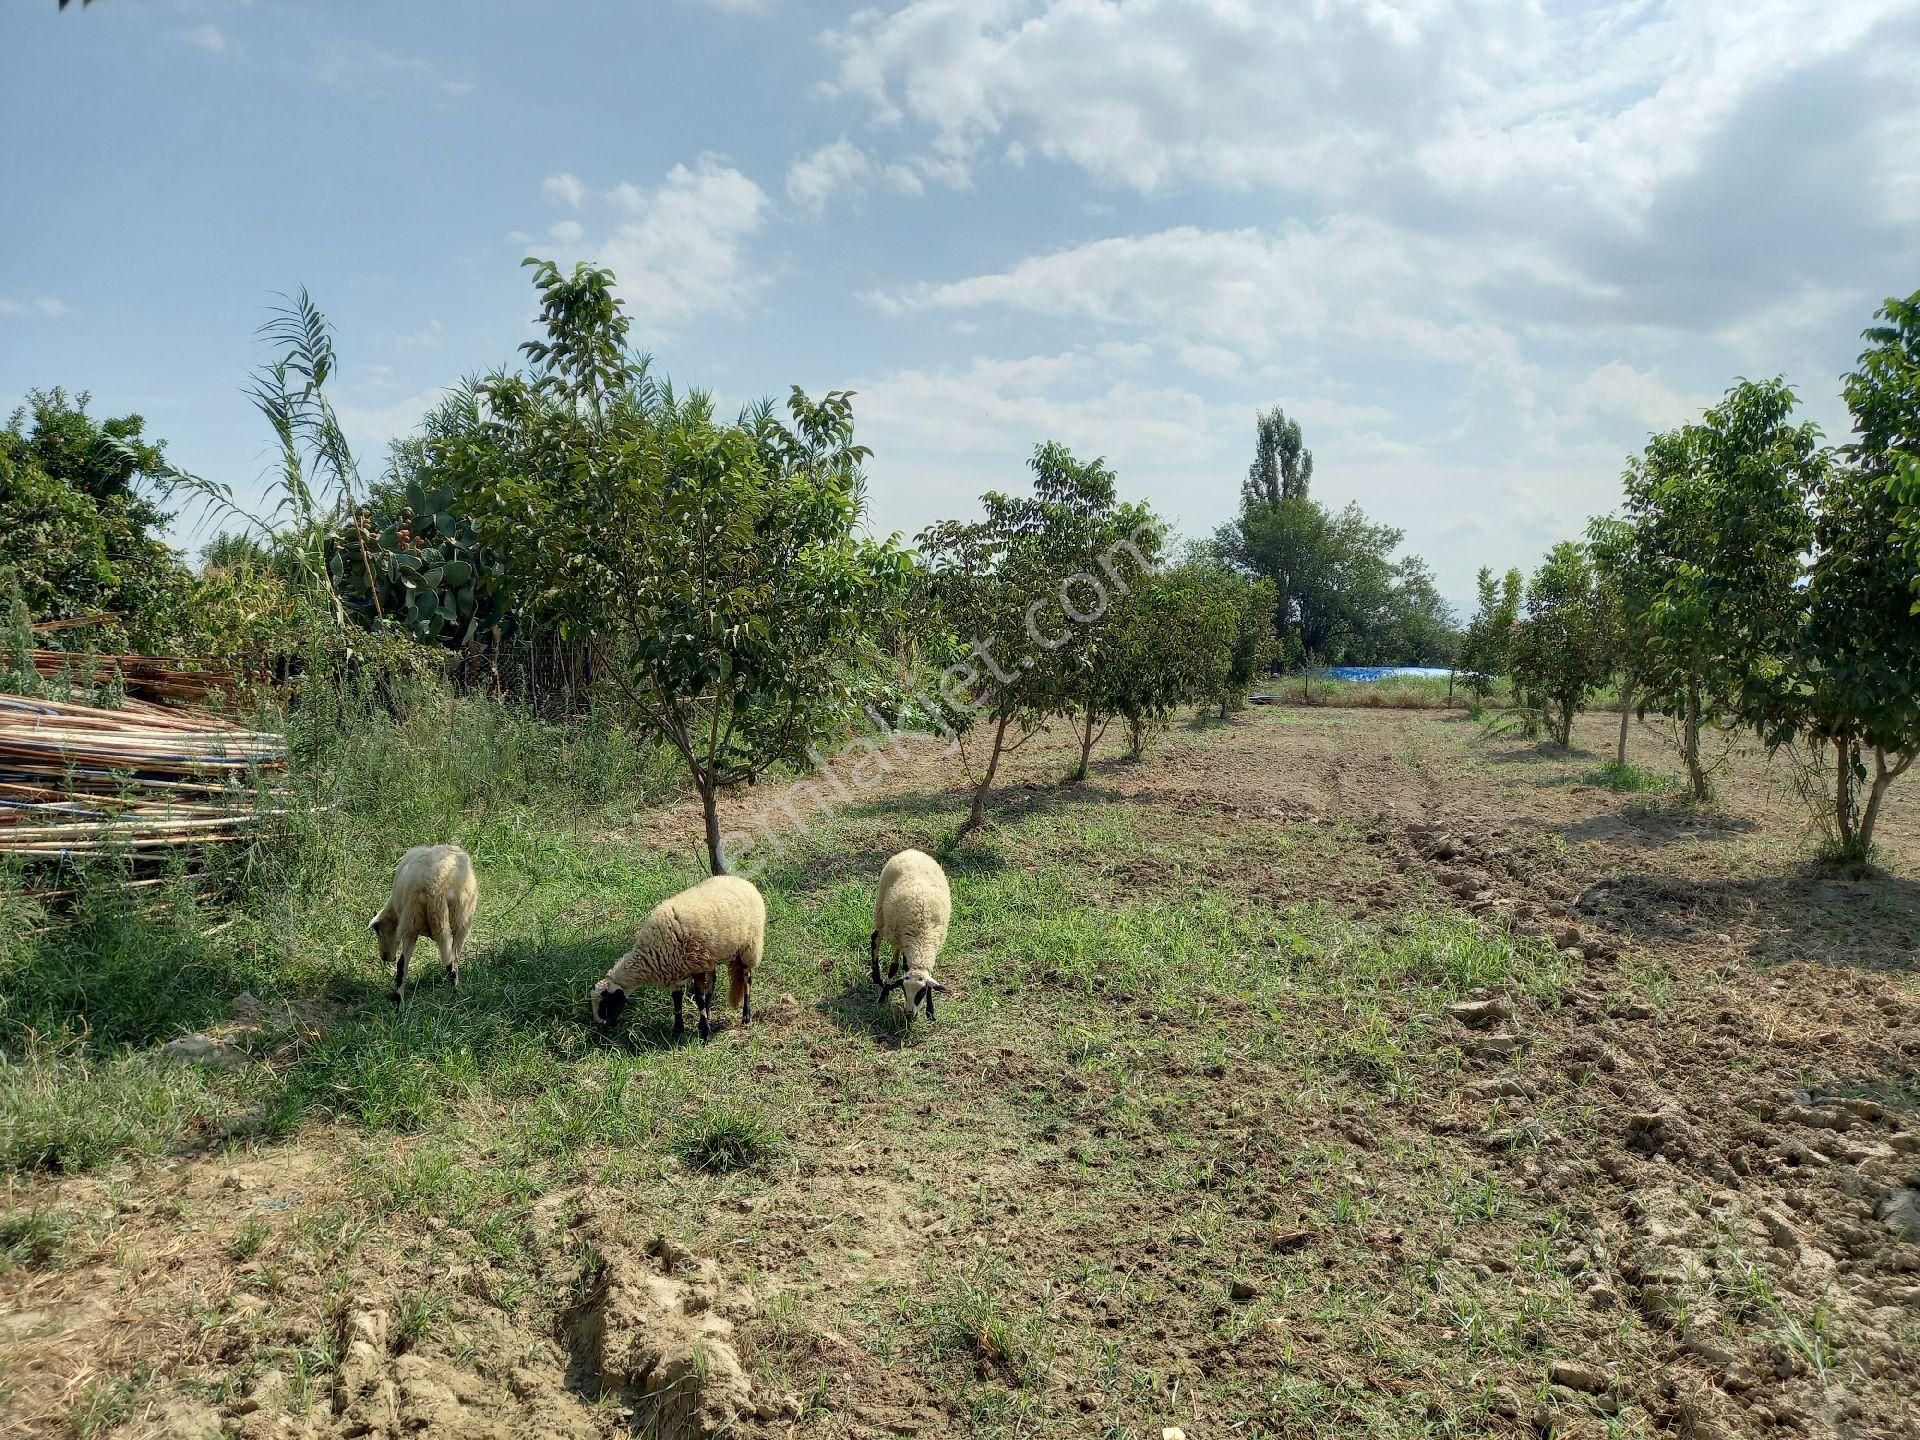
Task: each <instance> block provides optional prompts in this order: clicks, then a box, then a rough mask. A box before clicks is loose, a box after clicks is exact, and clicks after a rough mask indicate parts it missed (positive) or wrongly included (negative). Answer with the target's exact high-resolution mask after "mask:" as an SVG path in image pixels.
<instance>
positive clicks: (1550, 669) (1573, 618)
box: [1512, 540, 1613, 748]
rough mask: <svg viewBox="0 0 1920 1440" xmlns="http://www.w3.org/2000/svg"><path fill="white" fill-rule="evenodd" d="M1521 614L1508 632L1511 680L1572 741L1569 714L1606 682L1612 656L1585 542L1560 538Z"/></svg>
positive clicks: (1560, 741)
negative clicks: (1537, 702)
mask: <svg viewBox="0 0 1920 1440" xmlns="http://www.w3.org/2000/svg"><path fill="white" fill-rule="evenodd" d="M1526 603H1527V616H1526V621H1525V623H1524V624H1522V625H1521V627H1520V628H1519V630H1518V632H1517V633H1516V634H1515V635H1514V637H1513V646H1512V665H1513V682H1514V686H1515V688H1516V689H1517V690H1519V691H1521V692H1522V693H1524V694H1527V695H1530V696H1536V697H1538V699H1539V700H1540V701H1541V702H1542V703H1543V705H1544V707H1545V711H1546V720H1547V728H1548V731H1549V733H1550V734H1551V736H1552V739H1553V742H1554V743H1555V744H1556V745H1559V746H1561V747H1563V748H1564V747H1566V746H1569V745H1571V744H1572V743H1573V717H1574V713H1575V712H1576V711H1577V710H1579V709H1580V708H1581V707H1582V706H1583V705H1584V704H1585V703H1586V701H1587V697H1588V696H1589V695H1591V694H1592V693H1593V692H1594V691H1595V690H1598V689H1599V688H1600V687H1601V686H1602V685H1604V684H1606V682H1607V678H1608V676H1609V675H1610V674H1611V673H1612V670H1613V662H1612V654H1611V650H1610V646H1609V643H1608V641H1609V620H1608V615H1607V610H1606V606H1605V603H1604V599H1603V597H1602V596H1601V595H1600V593H1599V592H1598V591H1597V590H1596V588H1595V585H1594V575H1593V567H1592V566H1591V565H1590V564H1589V563H1588V561H1587V553H1586V549H1585V547H1583V546H1581V545H1579V544H1576V543H1575V542H1573V541H1571V540H1565V541H1562V542H1561V543H1560V544H1558V545H1556V546H1554V547H1553V549H1552V550H1551V551H1550V552H1548V555H1547V558H1546V560H1545V561H1544V562H1543V563H1542V564H1541V566H1540V568H1539V569H1538V570H1537V571H1535V572H1534V575H1533V578H1532V579H1531V580H1530V581H1528V583H1527V602H1526Z"/></svg>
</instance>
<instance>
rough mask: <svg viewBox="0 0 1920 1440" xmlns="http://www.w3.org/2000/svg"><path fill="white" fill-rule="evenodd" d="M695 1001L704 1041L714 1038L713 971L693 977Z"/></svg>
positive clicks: (701, 1035)
mask: <svg viewBox="0 0 1920 1440" xmlns="http://www.w3.org/2000/svg"><path fill="white" fill-rule="evenodd" d="M693 1003H694V1006H695V1008H697V1009H698V1010H699V1012H700V1039H701V1041H702V1043H704V1042H706V1041H708V1040H711V1039H712V1038H713V971H711V970H709V971H707V973H706V974H704V975H696V976H694V977H693Z"/></svg>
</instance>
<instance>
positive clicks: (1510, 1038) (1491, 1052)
mask: <svg viewBox="0 0 1920 1440" xmlns="http://www.w3.org/2000/svg"><path fill="white" fill-rule="evenodd" d="M1467 1048H1468V1049H1469V1050H1470V1051H1472V1053H1473V1054H1474V1055H1475V1056H1476V1057H1477V1058H1479V1059H1481V1060H1511V1059H1512V1058H1513V1057H1514V1056H1515V1055H1518V1054H1519V1053H1520V1052H1521V1051H1522V1050H1524V1049H1526V1048H1527V1042H1526V1038H1525V1037H1524V1036H1520V1035H1515V1034H1512V1033H1511V1032H1507V1031H1501V1032H1497V1033H1495V1034H1492V1035H1483V1036H1482V1037H1481V1038H1480V1039H1478V1040H1475V1041H1474V1042H1473V1043H1472V1044H1471V1045H1469V1046H1468V1047H1467Z"/></svg>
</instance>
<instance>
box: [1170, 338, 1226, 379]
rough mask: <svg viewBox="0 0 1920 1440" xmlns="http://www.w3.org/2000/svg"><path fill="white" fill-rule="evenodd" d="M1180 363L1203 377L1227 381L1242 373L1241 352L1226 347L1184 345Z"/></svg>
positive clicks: (1181, 350) (1181, 349)
mask: <svg viewBox="0 0 1920 1440" xmlns="http://www.w3.org/2000/svg"><path fill="white" fill-rule="evenodd" d="M1180 363H1181V364H1182V365H1185V366H1186V367H1187V368H1188V369H1189V370H1197V371H1199V372H1200V373H1201V374H1202V375H1212V376H1215V377H1216V378H1219V379H1226V378H1227V377H1229V376H1233V375H1238V374H1239V373H1240V352H1239V351H1237V350H1229V349H1227V348H1226V346H1224V345H1182V346H1181V347H1180Z"/></svg>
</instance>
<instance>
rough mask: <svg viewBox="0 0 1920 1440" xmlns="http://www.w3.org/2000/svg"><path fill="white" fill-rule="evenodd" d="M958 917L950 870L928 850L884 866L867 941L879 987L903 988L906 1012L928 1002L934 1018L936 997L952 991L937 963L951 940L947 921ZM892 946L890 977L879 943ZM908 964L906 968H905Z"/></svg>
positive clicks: (897, 857)
mask: <svg viewBox="0 0 1920 1440" xmlns="http://www.w3.org/2000/svg"><path fill="white" fill-rule="evenodd" d="M952 920H953V894H952V892H951V891H950V890H948V888H947V872H946V871H944V870H942V869H941V868H940V862H939V861H938V860H936V859H934V858H933V857H932V856H931V855H929V854H927V853H926V851H924V850H902V851H901V852H900V853H899V854H898V855H895V856H894V857H893V858H892V859H891V860H889V861H887V863H886V865H885V866H883V867H882V868H881V871H880V893H879V894H878V895H876V896H875V897H874V902H873V935H872V936H871V937H870V938H869V940H868V941H867V958H868V960H869V961H870V962H871V964H872V967H873V983H874V984H876V985H878V986H879V987H880V998H881V999H882V1000H885V999H886V998H887V993H888V992H889V991H892V990H898V991H900V993H901V994H902V995H904V996H905V997H906V1001H907V1013H908V1014H909V1015H911V1014H912V1013H913V1011H914V1008H915V1007H916V1006H918V1005H921V1004H924V1005H925V1006H926V1008H927V1021H928V1023H929V1024H931V1023H932V1021H933V997H934V996H935V995H944V994H946V993H947V987H946V986H944V985H942V984H941V983H940V982H939V981H938V980H936V979H934V978H933V962H934V961H935V960H937V959H938V958H939V956H940V947H941V946H942V945H944V944H946V941H947V926H948V925H949V924H950V923H951V922H952ZM882 942H884V943H885V944H887V945H889V946H891V947H892V949H893V962H892V964H891V965H889V966H888V968H887V978H886V979H885V980H882V979H881V978H880V946H881V944H882ZM903 964H904V966H905V969H906V973H905V974H902V973H901V967H902V965H903Z"/></svg>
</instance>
